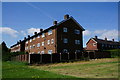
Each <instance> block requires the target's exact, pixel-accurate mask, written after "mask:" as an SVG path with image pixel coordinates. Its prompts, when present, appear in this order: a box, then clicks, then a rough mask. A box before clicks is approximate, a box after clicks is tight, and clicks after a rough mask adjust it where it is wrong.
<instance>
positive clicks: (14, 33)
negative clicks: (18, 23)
mask: <svg viewBox="0 0 120 80" xmlns="http://www.w3.org/2000/svg"><path fill="white" fill-rule="evenodd" d="M0 33H2V34H8V35H10V36H12V37H17V34H18V31H16V30H14V29H12V28H9V27H0Z"/></svg>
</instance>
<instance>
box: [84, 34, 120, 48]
mask: <svg viewBox="0 0 120 80" xmlns="http://www.w3.org/2000/svg"><path fill="white" fill-rule="evenodd" d="M86 45H87V46H86V50H109V49H120V42H116V41H114V39H112V40H111V41H110V40H107V38H105V40H103V39H98V37H97V36H95V38H90V39H89V41H88V42H87V43H86Z"/></svg>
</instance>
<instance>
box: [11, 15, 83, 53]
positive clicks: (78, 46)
mask: <svg viewBox="0 0 120 80" xmlns="http://www.w3.org/2000/svg"><path fill="white" fill-rule="evenodd" d="M83 30H84V29H83V28H82V26H81V25H80V24H79V23H78V22H77V21H76V20H75V19H74V18H73V17H69V15H65V16H64V20H63V21H61V22H59V23H57V21H54V24H53V26H51V27H49V28H48V29H45V30H41V31H40V32H39V33H36V32H35V35H33V36H31V37H30V36H28V38H25V39H24V40H23V41H20V42H19V43H17V44H15V45H13V46H11V52H14V51H15V50H16V48H15V46H17V45H20V47H19V48H20V51H25V52H28V53H29V54H33V53H34V54H51V53H64V52H69V53H73V52H80V51H82V50H83V41H82V40H83V36H82V31H83Z"/></svg>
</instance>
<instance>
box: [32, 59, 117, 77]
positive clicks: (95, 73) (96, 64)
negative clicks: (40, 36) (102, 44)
mask: <svg viewBox="0 0 120 80" xmlns="http://www.w3.org/2000/svg"><path fill="white" fill-rule="evenodd" d="M30 67H31V68H34V69H39V70H46V71H50V72H54V73H58V74H64V75H69V76H75V77H79V78H118V58H106V59H98V60H91V61H78V62H74V63H57V64H49V65H42V66H30Z"/></svg>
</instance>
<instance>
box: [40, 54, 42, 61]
mask: <svg viewBox="0 0 120 80" xmlns="http://www.w3.org/2000/svg"><path fill="white" fill-rule="evenodd" d="M40 57H41V58H40V59H41V60H40V63H42V54H41V56H40Z"/></svg>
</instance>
